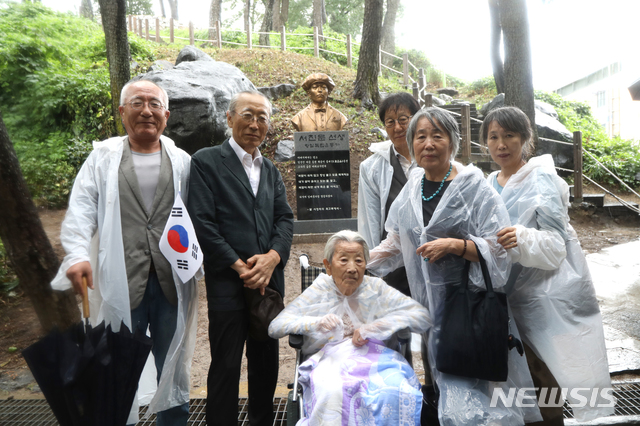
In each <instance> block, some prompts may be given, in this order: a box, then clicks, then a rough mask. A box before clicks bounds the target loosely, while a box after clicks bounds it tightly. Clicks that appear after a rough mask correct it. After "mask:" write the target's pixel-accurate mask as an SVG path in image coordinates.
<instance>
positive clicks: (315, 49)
mask: <svg viewBox="0 0 640 426" xmlns="http://www.w3.org/2000/svg"><path fill="white" fill-rule="evenodd" d="M313 56H315V57H316V58H317V57H318V56H320V41H319V40H318V27H313Z"/></svg>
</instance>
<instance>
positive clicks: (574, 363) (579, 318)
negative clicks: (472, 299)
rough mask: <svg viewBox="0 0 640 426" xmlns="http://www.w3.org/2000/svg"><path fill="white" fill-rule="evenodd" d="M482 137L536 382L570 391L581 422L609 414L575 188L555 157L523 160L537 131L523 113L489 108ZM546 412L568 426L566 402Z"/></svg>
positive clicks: (510, 286)
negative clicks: (576, 226)
mask: <svg viewBox="0 0 640 426" xmlns="http://www.w3.org/2000/svg"><path fill="white" fill-rule="evenodd" d="M481 135H482V140H483V142H484V143H485V144H486V145H487V146H488V148H489V151H490V153H491V157H492V158H493V160H494V161H495V162H496V163H498V164H499V165H500V167H501V171H500V172H494V173H492V174H491V175H490V176H489V178H488V181H489V183H490V184H491V185H492V186H493V187H494V188H495V189H496V190H497V191H498V192H499V193H500V194H501V196H502V199H503V200H504V202H505V204H506V206H507V210H508V211H509V216H510V219H511V224H512V225H513V226H511V227H508V228H505V229H503V230H501V231H500V232H499V233H498V234H497V235H498V237H499V240H498V242H499V243H500V244H502V245H503V246H504V247H505V248H506V249H507V251H508V252H509V254H510V255H511V259H512V261H513V263H514V265H513V268H512V269H511V274H510V276H509V280H508V282H507V293H508V296H509V303H510V305H511V309H512V311H513V318H514V319H515V321H516V324H517V325H518V329H519V331H520V333H521V334H522V337H523V340H524V342H525V350H526V352H527V361H528V362H529V367H530V369H531V374H532V376H533V380H534V383H535V385H536V387H539V388H557V387H558V385H559V387H561V388H563V389H566V392H568V395H567V396H566V398H567V399H568V400H569V401H570V402H574V404H572V405H573V412H574V416H575V418H576V419H577V420H579V421H585V420H591V419H593V418H596V417H600V416H606V415H610V414H612V413H613V403H612V400H610V399H608V398H607V397H606V396H605V395H602V394H601V392H602V391H603V390H604V391H605V392H608V391H607V389H609V388H611V379H610V377H609V367H608V363H607V352H606V348H605V343H604V332H603V329H602V318H601V316H600V309H599V307H598V301H597V300H596V295H595V290H594V288H593V283H592V282H591V275H590V274H589V269H588V267H587V262H586V260H585V257H584V255H583V253H582V250H581V248H580V243H579V241H578V238H577V235H576V233H575V231H574V230H573V228H572V227H571V225H570V224H569V215H568V203H569V188H568V186H567V184H566V183H565V181H564V180H562V179H561V178H560V177H559V176H558V175H557V174H556V171H555V168H554V164H553V159H552V158H551V155H548V154H547V155H542V156H540V157H535V158H532V159H531V160H530V161H529V162H526V161H525V159H526V158H527V157H528V156H529V154H530V151H531V147H532V131H531V125H530V123H529V119H528V118H527V116H526V115H525V114H524V113H523V112H522V111H521V110H519V109H518V108H514V107H505V108H498V109H495V110H493V111H491V112H490V113H489V114H488V115H487V116H486V118H485V119H484V123H483V124H482V128H481ZM545 364H546V365H545ZM547 367H548V368H547ZM556 380H557V382H556ZM578 388H582V390H581V391H580V394H581V395H582V396H583V397H586V398H587V400H588V401H589V402H588V403H587V404H586V405H585V406H584V407H579V405H581V404H575V402H579V401H576V399H575V398H574V397H573V395H572V389H578ZM585 388H588V389H585ZM593 390H596V393H597V394H596V397H595V398H594V397H593V396H592V393H593V392H592V391H593ZM555 392H558V391H557V390H556V391H555ZM549 394H550V395H554V393H553V391H551V390H549ZM603 396H604V397H603ZM560 402H561V401H560ZM598 404H599V405H601V406H600V407H597V406H596V405H598ZM557 405H559V404H557ZM602 405H604V407H603V406H602ZM541 412H542V415H543V418H544V420H545V424H549V425H556V424H558V425H562V424H563V420H562V406H561V405H560V406H559V407H549V408H543V409H541Z"/></svg>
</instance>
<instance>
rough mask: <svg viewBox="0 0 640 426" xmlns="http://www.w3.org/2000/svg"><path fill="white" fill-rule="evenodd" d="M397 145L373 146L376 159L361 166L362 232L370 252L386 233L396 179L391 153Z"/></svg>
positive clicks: (359, 224) (370, 158)
mask: <svg viewBox="0 0 640 426" xmlns="http://www.w3.org/2000/svg"><path fill="white" fill-rule="evenodd" d="M392 145H393V142H391V141H384V142H377V143H372V144H371V146H370V147H369V150H370V151H371V152H373V155H372V156H371V157H369V158H367V159H366V160H364V161H363V162H362V163H360V179H359V182H358V232H359V233H360V234H361V235H362V236H363V237H364V240H365V241H366V242H367V244H368V245H369V247H370V248H373V247H375V246H377V245H378V244H380V241H381V240H382V233H383V232H384V220H383V218H384V215H385V206H386V205H387V198H388V196H389V188H391V180H392V178H393V166H392V165H391V163H390V162H389V151H390V149H391V146H392Z"/></svg>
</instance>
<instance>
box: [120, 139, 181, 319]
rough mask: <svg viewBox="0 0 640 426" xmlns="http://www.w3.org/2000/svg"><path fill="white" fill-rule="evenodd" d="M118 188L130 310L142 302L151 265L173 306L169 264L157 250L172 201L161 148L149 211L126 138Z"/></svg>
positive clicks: (175, 299) (167, 163)
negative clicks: (153, 195)
mask: <svg viewBox="0 0 640 426" xmlns="http://www.w3.org/2000/svg"><path fill="white" fill-rule="evenodd" d="M118 189H119V191H120V218H121V222H122V242H123V244H124V254H125V264H126V266H127V280H128V281H129V300H130V302H131V309H135V308H136V307H137V306H138V305H139V304H140V302H141V301H142V297H143V296H144V292H145V290H146V288H147V281H148V279H149V271H150V268H151V267H152V266H153V267H154V268H155V270H156V272H157V274H158V280H159V281H160V287H161V288H162V292H163V293H164V295H165V297H166V298H167V300H168V301H169V302H170V303H171V304H173V305H177V304H178V295H177V293H176V287H175V284H174V282H173V275H172V273H171V265H170V264H169V262H168V261H167V259H165V257H164V256H163V254H162V253H161V252H160V248H159V247H158V245H159V243H160V237H161V236H162V233H163V231H164V227H165V225H166V224H167V219H168V218H169V215H170V214H171V207H173V202H174V199H175V196H174V191H173V169H172V168H171V160H170V159H169V156H168V155H167V151H166V150H165V148H164V146H163V147H162V162H161V165H160V177H159V178H158V187H157V188H156V194H155V197H154V199H153V206H152V207H151V211H150V212H147V211H146V208H145V204H144V200H143V199H142V192H141V191H140V187H139V186H138V178H137V176H136V172H135V170H134V166H133V158H132V155H131V147H130V146H129V138H125V141H124V149H123V152H122V160H121V161H120V169H119V171H118Z"/></svg>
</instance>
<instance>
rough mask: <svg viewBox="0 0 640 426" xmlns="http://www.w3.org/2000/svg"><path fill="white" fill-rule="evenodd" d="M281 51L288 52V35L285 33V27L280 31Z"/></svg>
mask: <svg viewBox="0 0 640 426" xmlns="http://www.w3.org/2000/svg"><path fill="white" fill-rule="evenodd" d="M280 50H282V51H283V52H284V51H285V50H287V33H286V32H285V27H284V25H283V26H282V29H281V30H280Z"/></svg>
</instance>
